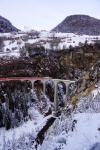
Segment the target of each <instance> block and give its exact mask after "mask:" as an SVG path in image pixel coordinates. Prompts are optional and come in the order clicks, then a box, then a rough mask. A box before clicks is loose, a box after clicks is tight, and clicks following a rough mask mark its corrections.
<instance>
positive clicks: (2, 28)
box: [0, 16, 18, 33]
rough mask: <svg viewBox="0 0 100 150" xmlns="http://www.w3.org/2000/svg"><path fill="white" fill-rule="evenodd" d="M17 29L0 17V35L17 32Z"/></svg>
mask: <svg viewBox="0 0 100 150" xmlns="http://www.w3.org/2000/svg"><path fill="white" fill-rule="evenodd" d="M17 31H18V29H17V28H16V27H14V26H13V25H12V24H11V22H10V21H9V20H7V19H5V18H4V17H2V16H0V33H7V32H17Z"/></svg>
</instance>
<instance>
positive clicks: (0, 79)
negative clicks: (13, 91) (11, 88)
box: [0, 77, 49, 81]
mask: <svg viewBox="0 0 100 150" xmlns="http://www.w3.org/2000/svg"><path fill="white" fill-rule="evenodd" d="M46 79H49V78H47V77H4V78H0V81H12V80H13V81H17V80H46Z"/></svg>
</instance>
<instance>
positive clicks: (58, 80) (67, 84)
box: [0, 77, 75, 112]
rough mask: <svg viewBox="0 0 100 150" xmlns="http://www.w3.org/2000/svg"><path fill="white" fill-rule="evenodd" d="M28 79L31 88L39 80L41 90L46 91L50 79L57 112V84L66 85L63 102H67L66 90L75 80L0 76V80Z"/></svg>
mask: <svg viewBox="0 0 100 150" xmlns="http://www.w3.org/2000/svg"><path fill="white" fill-rule="evenodd" d="M17 80H19V81H30V82H31V85H32V89H34V84H35V82H36V81H41V82H42V84H43V92H44V93H45V92H46V82H48V81H51V82H53V84H54V107H55V112H57V109H58V98H57V85H58V84H59V83H62V84H64V85H65V87H66V97H65V100H66V101H65V103H67V97H68V90H69V86H70V85H71V84H73V83H75V81H70V80H62V79H52V78H50V77H7V78H0V81H17Z"/></svg>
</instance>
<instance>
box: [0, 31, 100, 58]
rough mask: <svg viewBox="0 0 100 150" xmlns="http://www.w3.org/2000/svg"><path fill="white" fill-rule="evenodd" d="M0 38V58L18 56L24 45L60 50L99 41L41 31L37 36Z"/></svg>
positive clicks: (18, 34) (23, 35)
mask: <svg viewBox="0 0 100 150" xmlns="http://www.w3.org/2000/svg"><path fill="white" fill-rule="evenodd" d="M0 37H2V38H4V43H3V44H4V46H3V48H2V51H0V57H3V56H15V57H19V56H20V53H21V52H20V51H21V50H22V47H24V46H25V44H26V43H30V44H35V46H44V47H45V49H48V50H50V49H52V50H61V49H67V48H69V47H70V46H73V47H75V46H78V45H79V44H81V43H85V41H87V43H94V42H95V41H97V40H100V36H88V35H76V34H73V33H53V32H46V31H41V32H40V33H39V34H38V35H36V34H32V35H30V32H19V33H1V34H0Z"/></svg>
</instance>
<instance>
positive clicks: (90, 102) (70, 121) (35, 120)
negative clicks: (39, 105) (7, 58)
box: [0, 84, 100, 150]
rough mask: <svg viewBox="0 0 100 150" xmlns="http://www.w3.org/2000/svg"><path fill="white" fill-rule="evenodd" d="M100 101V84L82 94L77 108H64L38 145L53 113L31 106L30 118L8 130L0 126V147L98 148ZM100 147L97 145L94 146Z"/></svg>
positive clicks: (42, 149)
mask: <svg viewBox="0 0 100 150" xmlns="http://www.w3.org/2000/svg"><path fill="white" fill-rule="evenodd" d="M33 94H35V93H33ZM99 105H100V84H98V86H96V87H95V89H94V90H93V91H92V92H91V93H90V94H89V95H88V96H86V97H84V98H83V97H81V98H80V101H79V103H78V105H77V108H76V109H75V111H71V107H69V108H70V111H68V110H67V109H65V110H63V111H62V114H61V116H59V117H57V118H56V120H55V122H54V123H53V124H52V125H51V127H50V128H49V129H48V131H47V132H46V133H45V138H44V140H43V143H42V144H41V145H40V144H38V143H37V146H36V141H35V139H36V137H37V135H38V133H39V131H40V130H41V129H42V127H43V126H44V125H45V123H46V121H47V120H48V118H50V117H51V115H49V116H47V117H44V116H43V115H42V114H41V113H40V112H39V111H38V109H37V110H36V107H30V109H29V114H30V115H31V120H30V119H29V120H28V121H27V122H25V123H23V124H22V125H20V126H19V127H15V128H14V129H10V130H8V131H6V130H5V129H4V128H1V129H0V148H1V149H2V150H8V149H11V150H13V149H16V150H99V149H100V119H99V118H100V109H98V112H96V111H95V110H96V108H97V107H98V108H99ZM34 106H35V105H34ZM48 106H49V103H48ZM96 106H97V107H96ZM80 109H81V111H80ZM87 109H88V111H86V110H87ZM97 147H98V149H95V148H97Z"/></svg>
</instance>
